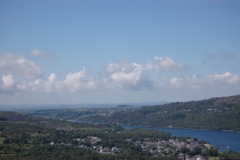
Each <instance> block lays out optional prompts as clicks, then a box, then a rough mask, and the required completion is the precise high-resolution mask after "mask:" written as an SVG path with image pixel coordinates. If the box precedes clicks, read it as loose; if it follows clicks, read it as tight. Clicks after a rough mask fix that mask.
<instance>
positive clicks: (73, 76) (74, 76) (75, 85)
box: [64, 69, 96, 92]
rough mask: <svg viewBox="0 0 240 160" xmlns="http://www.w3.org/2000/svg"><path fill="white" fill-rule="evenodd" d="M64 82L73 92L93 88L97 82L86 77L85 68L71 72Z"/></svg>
mask: <svg viewBox="0 0 240 160" xmlns="http://www.w3.org/2000/svg"><path fill="white" fill-rule="evenodd" d="M64 83H65V84H66V87H67V88H68V90H70V91H71V92H76V91H80V90H91V89H94V88H95V86H96V82H94V81H93V80H92V79H88V78H87V77H86V72H85V69H83V70H80V71H79V72H77V73H69V74H68V75H67V76H66V79H65V81H64Z"/></svg>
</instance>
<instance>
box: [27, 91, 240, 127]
mask: <svg viewBox="0 0 240 160" xmlns="http://www.w3.org/2000/svg"><path fill="white" fill-rule="evenodd" d="M32 114H33V115H41V116H48V117H55V118H62V119H74V120H81V121H86V122H100V123H109V122H111V123H120V124H129V125H150V126H160V127H181V128H193V129H212V130H232V131H240V95H237V96H230V97H221V98H211V99H207V100H201V101H189V102H174V103H169V104H164V105H156V106H143V107H132V108H107V109H97V108H95V109H62V110H41V111H36V112H34V113H32Z"/></svg>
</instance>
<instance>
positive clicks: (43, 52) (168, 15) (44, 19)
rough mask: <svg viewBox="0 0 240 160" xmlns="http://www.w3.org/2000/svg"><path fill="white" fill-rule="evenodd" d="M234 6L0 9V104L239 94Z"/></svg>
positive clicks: (238, 19)
mask: <svg viewBox="0 0 240 160" xmlns="http://www.w3.org/2000/svg"><path fill="white" fill-rule="evenodd" d="M239 8H240V1H238V0H201V1H200V0H170V1H169V0H139V1H137V0H116V1H112V0H101V1H100V0H88V1H87V0H58V1H57V0H35V1H32V0H18V1H17V0H1V1H0V24H1V25H0V103H1V104H61V103H64V104H72V103H128V102H153V101H154V102H156V101H188V100H198V99H203V98H210V97H216V96H229V95H235V94H239V93H240V69H239V64H240V31H239V28H240V10H239Z"/></svg>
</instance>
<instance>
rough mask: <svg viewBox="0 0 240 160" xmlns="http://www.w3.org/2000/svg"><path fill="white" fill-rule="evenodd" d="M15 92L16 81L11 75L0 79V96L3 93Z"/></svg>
mask: <svg viewBox="0 0 240 160" xmlns="http://www.w3.org/2000/svg"><path fill="white" fill-rule="evenodd" d="M14 90H15V80H14V77H13V76H12V75H10V74H8V75H2V76H1V78H0V94H2V93H7V94H10V93H13V92H14Z"/></svg>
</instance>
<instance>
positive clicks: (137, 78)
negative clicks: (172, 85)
mask: <svg viewBox="0 0 240 160" xmlns="http://www.w3.org/2000/svg"><path fill="white" fill-rule="evenodd" d="M106 72H107V74H108V77H107V78H106V79H105V80H104V82H105V84H106V85H107V87H109V88H125V89H130V90H141V89H144V88H149V87H151V86H152V82H151V80H150V79H149V78H148V77H147V76H146V74H145V73H144V72H145V70H144V67H143V65H141V64H138V63H130V62H122V63H115V64H114V63H111V64H109V65H108V66H107V68H106Z"/></svg>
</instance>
